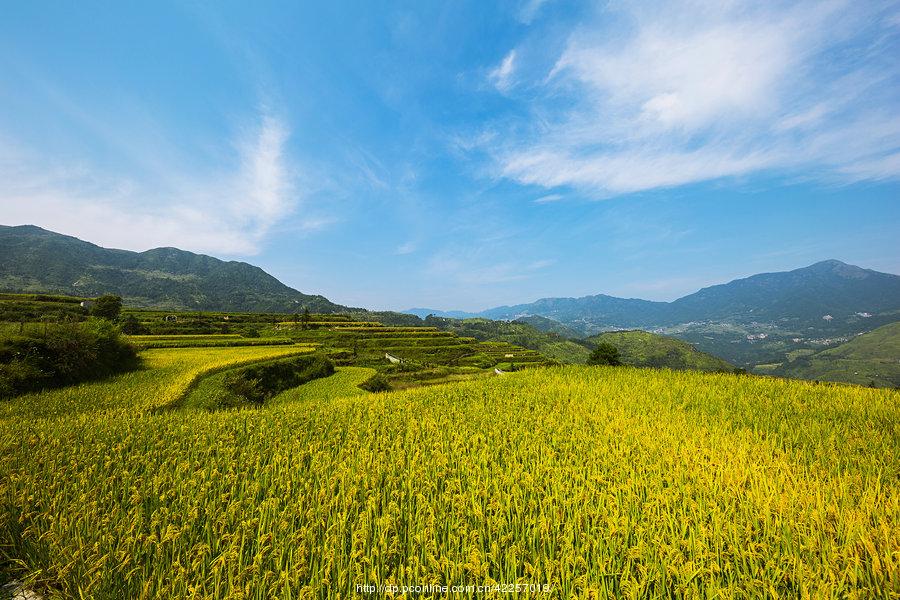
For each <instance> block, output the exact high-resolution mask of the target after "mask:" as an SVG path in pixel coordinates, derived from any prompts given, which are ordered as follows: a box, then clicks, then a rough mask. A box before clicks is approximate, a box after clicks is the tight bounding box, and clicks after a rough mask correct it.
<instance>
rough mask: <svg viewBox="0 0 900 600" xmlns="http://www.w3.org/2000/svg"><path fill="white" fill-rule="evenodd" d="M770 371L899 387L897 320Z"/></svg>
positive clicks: (899, 362) (899, 361) (899, 356)
mask: <svg viewBox="0 0 900 600" xmlns="http://www.w3.org/2000/svg"><path fill="white" fill-rule="evenodd" d="M769 372H770V373H771V374H772V375H779V376H782V377H795V378H800V379H815V380H822V381H840V382H846V383H856V384H859V385H867V386H872V387H894V388H900V322H897V323H891V324H890V325H885V326H883V327H879V328H878V329H876V330H874V331H870V332H868V333H864V334H862V335H858V336H856V337H854V338H853V339H852V340H850V341H849V342H845V343H843V344H841V345H839V346H836V347H834V348H829V349H827V350H821V351H819V352H815V353H813V354H808V355H805V356H799V357H797V358H795V359H794V360H789V361H786V362H784V363H783V364H781V365H779V366H777V367H776V368H774V369H772V370H771V371H769Z"/></svg>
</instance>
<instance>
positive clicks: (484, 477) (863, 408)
mask: <svg viewBox="0 0 900 600" xmlns="http://www.w3.org/2000/svg"><path fill="white" fill-rule="evenodd" d="M241 350H244V349H241ZM246 350H247V351H248V352H250V351H256V352H261V351H263V350H265V349H258V348H248V349H246ZM237 351H238V349H230V350H229V352H230V353H232V354H231V355H232V356H237V355H236V354H234V353H236V352H237ZM270 351H271V350H270ZM178 352H184V350H179V351H178ZM205 352H209V353H213V350H205ZM164 356H168V355H166V354H164V353H161V354H160V355H159V357H158V358H156V359H154V360H158V363H157V370H156V371H155V372H156V373H157V374H158V375H159V377H158V379H157V381H156V383H153V382H152V381H151V380H150V379H146V380H141V381H142V382H143V383H142V384H141V385H142V386H144V387H143V388H142V389H143V392H144V394H145V396H146V397H145V398H144V397H141V395H140V393H139V392H138V391H130V392H129V395H128V396H127V397H123V398H122V399H121V400H122V401H123V402H126V403H134V404H135V405H136V406H140V407H152V406H158V405H159V404H160V403H161V398H162V397H164V396H166V394H169V396H167V397H170V396H171V393H170V392H165V393H163V392H159V391H158V390H157V389H156V388H158V387H161V386H169V385H171V386H175V384H174V383H172V382H171V380H170V377H171V376H170V373H171V372H172V371H170V370H169V369H172V368H173V367H172V364H171V363H167V362H166V360H164V359H163V357H164ZM210 356H212V354H210ZM217 356H222V355H217ZM211 360H212V361H213V362H214V361H215V360H216V359H211ZM192 368H193V369H195V371H194V372H196V369H199V368H201V367H200V366H199V365H197V366H196V367H192ZM186 372H187V371H183V373H186ZM135 376H136V377H137V375H135ZM141 376H147V377H149V373H144V374H143V375H141ZM126 377H127V376H126ZM180 377H181V376H180ZM184 377H185V378H186V377H187V376H186V375H184ZM129 381H136V380H132V379H127V378H126V379H123V378H117V379H115V380H110V381H109V382H106V383H103V384H94V385H95V386H96V387H94V388H92V389H94V390H95V391H96V392H97V393H98V394H99V393H109V394H113V393H115V390H119V389H121V386H122V385H123V382H129ZM180 381H181V380H180ZM324 381H326V380H322V381H320V382H315V385H324ZM179 385H182V387H183V383H182V384H179ZM335 385H339V383H336V384H335ZM104 386H108V387H109V390H107V391H103V390H104V389H105V388H104ZM82 389H84V386H82V387H81V388H77V389H76V390H69V393H71V394H72V395H78V394H82V392H81V391H78V390H82ZM65 393H66V391H64V390H61V391H57V392H52V393H50V394H45V395H43V396H34V397H32V399H31V402H32V404H33V406H34V407H36V410H37V411H38V413H40V414H44V415H48V416H49V418H44V417H40V418H32V417H29V416H28V415H27V413H26V412H25V411H24V407H22V406H19V407H17V409H16V410H15V411H12V410H10V411H8V414H7V416H6V417H5V418H3V419H2V420H0V456H2V459H0V460H2V462H0V481H2V483H0V502H2V504H0V523H2V524H3V525H2V526H3V529H2V537H0V551H2V553H3V555H4V557H5V558H8V559H9V560H10V563H9V565H10V566H9V571H10V572H11V575H12V576H14V577H15V578H17V579H19V580H20V581H23V582H25V584H26V585H29V586H31V587H32V588H34V589H37V590H39V591H42V592H45V593H46V594H47V595H49V596H51V597H52V596H53V595H54V594H57V595H59V596H60V597H66V598H70V597H75V598H77V597H83V598H167V599H168V598H245V599H260V600H261V599H270V598H303V597H319V598H339V597H340V598H350V597H358V596H361V595H363V594H361V593H358V592H357V591H356V587H355V586H356V585H362V584H397V585H426V584H446V585H454V584H463V585H465V584H472V585H484V584H494V583H497V584H514V583H517V582H518V583H529V584H549V585H550V586H552V591H551V592H549V593H548V594H545V595H543V596H542V595H540V594H535V595H533V596H534V597H554V598H555V597H563V598H568V597H585V598H586V597H596V598H606V597H624V598H632V597H634V598H656V597H683V596H686V597H695V598H757V597H789V598H807V597H809V598H820V597H824V598H844V597H851V598H853V597H857V598H871V597H891V596H894V597H896V596H897V595H898V594H900V495H898V492H900V407H898V401H900V394H897V393H896V392H892V391H885V390H868V389H862V388H854V387H839V386H817V385H814V384H811V383H804V382H788V381H780V380H771V379H765V378H756V377H746V376H734V375H703V374H697V373H684V372H669V371H648V370H636V369H627V368H585V367H565V368H563V367H559V368H550V369H534V370H530V371H526V372H522V373H515V374H509V375H506V376H504V377H496V378H490V379H480V380H476V381H471V382H465V383H459V384H453V385H443V386H435V387H430V388H421V389H415V390H408V391H402V392H394V393H388V394H369V395H362V396H353V397H340V398H336V397H333V396H331V397H329V396H330V395H329V394H322V396H321V398H320V399H313V398H310V397H309V396H308V395H300V396H298V397H299V398H301V399H303V402H294V403H291V402H289V401H288V400H289V399H288V400H286V399H285V398H281V399H282V400H286V401H285V402H280V403H277V404H275V405H273V406H271V407H267V408H263V409H253V410H249V409H248V410H237V411H223V412H213V413H209V412H190V411H164V412H150V411H146V410H134V411H128V410H113V411H109V410H105V411H103V410H96V408H102V407H106V406H109V405H110V404H111V403H112V401H111V400H105V401H101V402H98V403H97V404H96V405H92V407H91V408H90V409H85V410H78V411H74V412H71V413H65V414H62V413H61V412H60V411H59V410H58V409H55V410H53V411H46V410H44V409H43V408H42V403H43V402H47V403H50V404H53V405H54V406H57V405H58V404H59V398H58V397H57V396H56V395H57V394H63V395H65ZM82 400H84V398H83V394H82ZM485 596H487V597H515V596H514V595H505V594H499V593H497V592H491V593H488V594H477V593H473V592H472V593H463V594H461V595H456V596H448V597H485ZM372 597H378V595H377V594H376V595H373V596H372Z"/></svg>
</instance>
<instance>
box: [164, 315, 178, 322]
mask: <svg viewBox="0 0 900 600" xmlns="http://www.w3.org/2000/svg"><path fill="white" fill-rule="evenodd" d="M163 321H165V322H166V323H177V322H178V315H166V316H165V317H163Z"/></svg>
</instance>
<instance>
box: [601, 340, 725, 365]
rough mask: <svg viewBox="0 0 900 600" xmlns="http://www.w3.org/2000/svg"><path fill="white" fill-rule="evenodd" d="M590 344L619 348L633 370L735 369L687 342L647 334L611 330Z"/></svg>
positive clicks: (626, 362) (625, 362)
mask: <svg viewBox="0 0 900 600" xmlns="http://www.w3.org/2000/svg"><path fill="white" fill-rule="evenodd" d="M588 341H590V342H592V343H594V344H597V343H600V342H607V343H610V344H612V345H613V346H615V347H616V348H618V350H619V355H620V357H621V359H622V362H623V363H624V364H626V365H629V366H632V367H654V368H666V369H676V370H682V371H683V370H692V371H708V372H725V373H727V372H731V371H734V370H735V367H734V365H732V364H729V363H727V362H725V361H724V360H722V359H720V358H717V357H715V356H712V355H711V354H707V353H706V352H701V351H699V350H697V349H696V348H694V347H693V346H691V345H690V344H688V343H687V342H683V341H681V340H677V339H675V338H671V337H667V336H664V335H657V334H655V333H649V332H646V331H610V332H607V333H602V334H600V335H596V336H593V337H591V338H588Z"/></svg>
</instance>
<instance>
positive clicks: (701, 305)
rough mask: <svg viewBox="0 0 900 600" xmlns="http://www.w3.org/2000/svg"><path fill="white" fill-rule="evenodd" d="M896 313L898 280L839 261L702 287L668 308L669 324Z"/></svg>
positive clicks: (801, 321)
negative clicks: (698, 321)
mask: <svg viewBox="0 0 900 600" xmlns="http://www.w3.org/2000/svg"><path fill="white" fill-rule="evenodd" d="M897 310H900V277H898V276H897V275H890V274H888V273H879V272H878V271H872V270H869V269H863V268H860V267H856V266H853V265H848V264H845V263H842V262H840V261H838V260H826V261H822V262H819V263H816V264H814V265H811V266H809V267H805V268H802V269H796V270H794V271H787V272H783V273H764V274H761V275H754V276H752V277H747V278H746V279H737V280H735V281H732V282H731V283H726V284H723V285H714V286H712V287H707V288H703V289H702V290H700V291H699V292H696V293H694V294H691V295H689V296H685V297H684V298H679V299H678V300H675V301H674V302H672V303H671V304H670V312H669V314H668V315H667V321H668V323H669V324H672V323H676V322H681V323H683V322H686V321H697V320H707V321H709V320H715V321H724V320H729V319H734V320H752V321H758V322H780V323H788V324H790V325H793V326H801V327H802V326H809V325H818V324H820V323H821V321H822V320H823V318H824V317H825V316H827V315H830V316H831V317H832V320H833V319H846V318H848V317H852V316H856V315H858V313H869V314H878V313H883V312H886V311H897Z"/></svg>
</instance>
